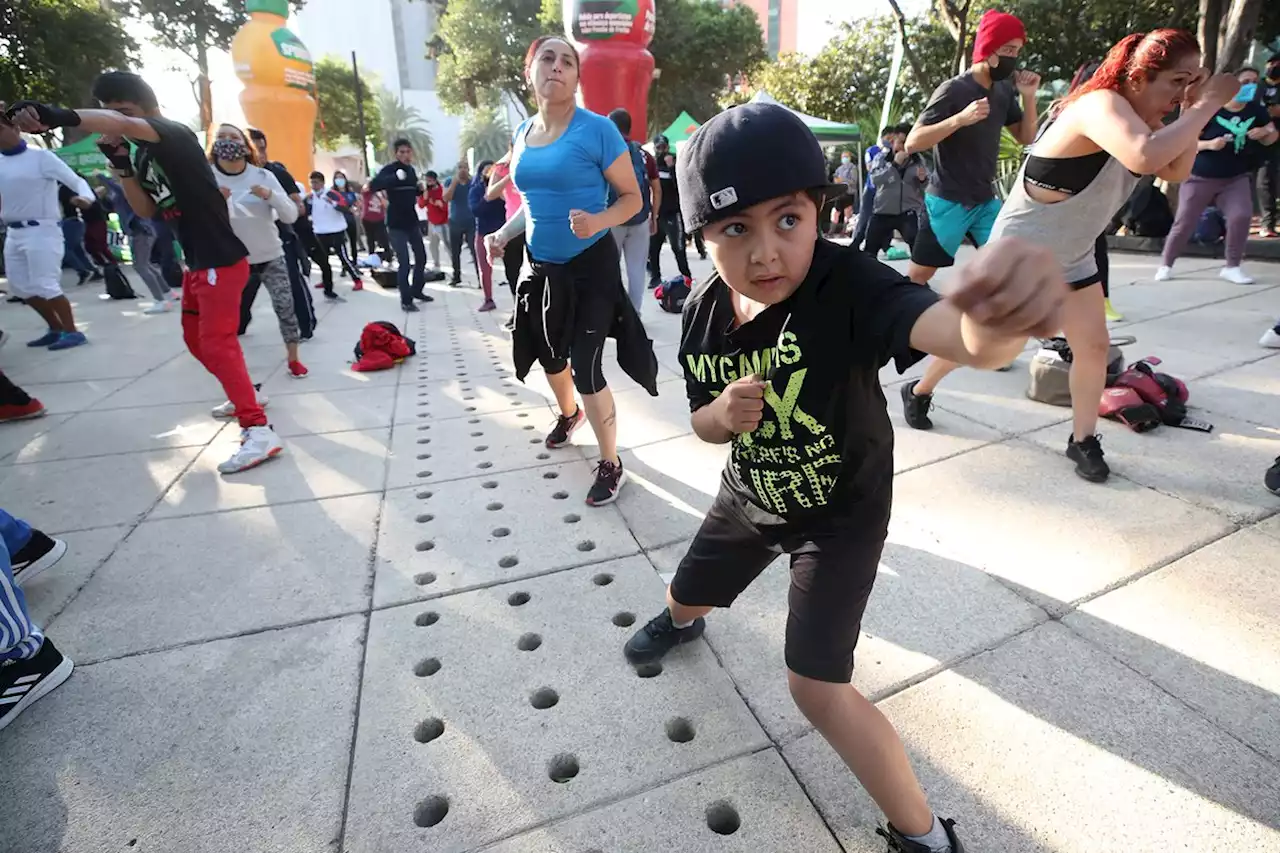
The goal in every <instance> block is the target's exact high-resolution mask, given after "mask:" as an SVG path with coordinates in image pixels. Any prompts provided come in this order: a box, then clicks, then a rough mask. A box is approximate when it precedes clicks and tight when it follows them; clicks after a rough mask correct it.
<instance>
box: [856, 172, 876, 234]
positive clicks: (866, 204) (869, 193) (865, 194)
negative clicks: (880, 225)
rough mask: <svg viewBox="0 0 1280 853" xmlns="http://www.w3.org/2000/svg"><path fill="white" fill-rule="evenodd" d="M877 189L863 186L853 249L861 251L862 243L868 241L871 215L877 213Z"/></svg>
mask: <svg viewBox="0 0 1280 853" xmlns="http://www.w3.org/2000/svg"><path fill="white" fill-rule="evenodd" d="M875 206H876V190H875V187H868V186H863V188H862V201H860V202H859V203H858V225H857V230H855V231H854V232H853V248H855V249H861V248H862V241H863V240H865V239H867V229H868V228H870V227H871V215H872V213H873V212H874V211H875Z"/></svg>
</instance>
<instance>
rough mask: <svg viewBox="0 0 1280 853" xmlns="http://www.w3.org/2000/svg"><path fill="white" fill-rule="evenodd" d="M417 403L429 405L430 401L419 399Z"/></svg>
mask: <svg viewBox="0 0 1280 853" xmlns="http://www.w3.org/2000/svg"><path fill="white" fill-rule="evenodd" d="M418 405H419V406H430V405H431V404H430V403H428V402H427V401H426V400H419V401H418Z"/></svg>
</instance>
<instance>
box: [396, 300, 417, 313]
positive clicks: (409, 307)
mask: <svg viewBox="0 0 1280 853" xmlns="http://www.w3.org/2000/svg"><path fill="white" fill-rule="evenodd" d="M400 310H401V311H404V312H406V313H409V314H417V313H418V311H419V310H421V309H419V308H418V306H417V305H414V304H413V303H412V302H407V303H405V304H404V305H401V306H400Z"/></svg>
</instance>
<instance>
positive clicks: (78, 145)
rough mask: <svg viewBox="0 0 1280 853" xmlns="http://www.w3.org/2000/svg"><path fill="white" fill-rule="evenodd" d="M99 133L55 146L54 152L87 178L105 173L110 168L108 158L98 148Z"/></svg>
mask: <svg viewBox="0 0 1280 853" xmlns="http://www.w3.org/2000/svg"><path fill="white" fill-rule="evenodd" d="M99 135H100V134H97V133H93V134H90V135H89V136H86V137H85V138H84V139H81V140H80V141H79V142H73V143H71V144H70V145H64V146H62V147H61V148H55V149H54V150H53V153H54V154H57V155H58V156H59V157H60V158H62V160H63V162H65V163H66V164H67V165H68V166H70V167H71V168H72V170H73V171H75V172H76V173H77V174H80V175H83V176H84V177H86V178H87V177H91V176H93V175H105V174H107V173H108V171H109V169H108V167H107V158H106V157H104V156H103V155H102V152H101V151H99V150H98V136H99Z"/></svg>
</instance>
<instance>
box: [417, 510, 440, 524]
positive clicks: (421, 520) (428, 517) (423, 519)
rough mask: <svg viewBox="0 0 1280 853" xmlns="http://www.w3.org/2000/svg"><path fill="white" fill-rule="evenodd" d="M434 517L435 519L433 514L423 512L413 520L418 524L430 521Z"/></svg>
mask: <svg viewBox="0 0 1280 853" xmlns="http://www.w3.org/2000/svg"><path fill="white" fill-rule="evenodd" d="M434 519H435V516H434V515H432V514H431V513H429V512H424V513H423V514H422V515H420V516H418V517H417V518H416V519H414V521H416V522H418V523H419V524H426V523H427V522H428V521H432V520H434Z"/></svg>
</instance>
